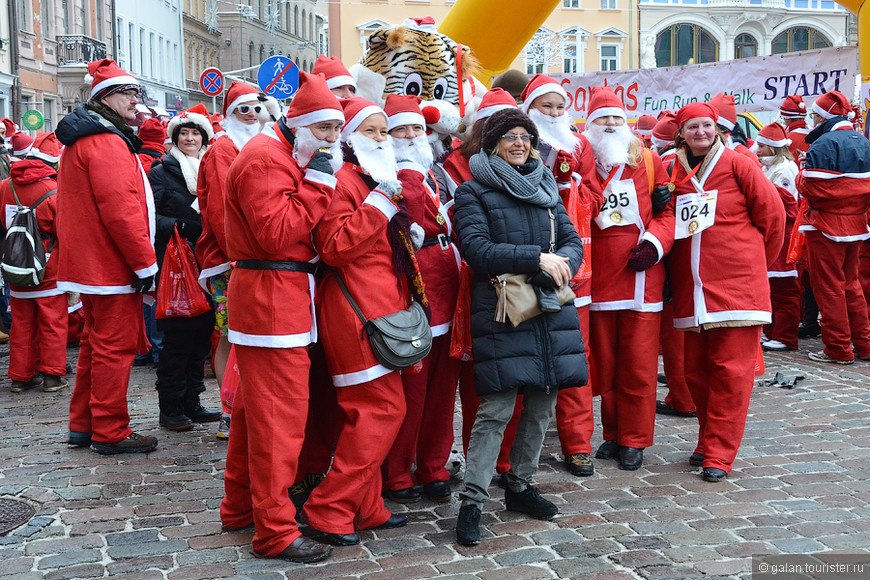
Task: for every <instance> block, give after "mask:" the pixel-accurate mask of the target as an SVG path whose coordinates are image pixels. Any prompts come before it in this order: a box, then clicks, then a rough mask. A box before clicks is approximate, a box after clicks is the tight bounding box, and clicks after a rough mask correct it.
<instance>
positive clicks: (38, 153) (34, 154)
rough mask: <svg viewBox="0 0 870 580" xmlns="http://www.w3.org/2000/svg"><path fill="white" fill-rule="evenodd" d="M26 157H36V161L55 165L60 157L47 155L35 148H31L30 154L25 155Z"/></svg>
mask: <svg viewBox="0 0 870 580" xmlns="http://www.w3.org/2000/svg"><path fill="white" fill-rule="evenodd" d="M27 156H28V157H36V158H37V159H42V160H43V161H48V162H49V163H57V162H58V161H60V156H57V157H54V156H53V155H49V154H48V153H43V152H42V151H40V150H39V149H37V148H36V147H31V148H30V152H29V153H28V154H27Z"/></svg>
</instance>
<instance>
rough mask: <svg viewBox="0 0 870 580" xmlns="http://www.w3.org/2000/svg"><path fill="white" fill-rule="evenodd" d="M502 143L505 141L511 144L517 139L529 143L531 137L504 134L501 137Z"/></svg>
mask: <svg viewBox="0 0 870 580" xmlns="http://www.w3.org/2000/svg"><path fill="white" fill-rule="evenodd" d="M501 139H502V141H507V142H508V143H513V142H515V141H516V140H517V139H522V140H523V143H530V142H531V141H532V136H531V135H529V134H528V133H523V134H522V135H517V134H516V133H505V134H504V135H502V136H501Z"/></svg>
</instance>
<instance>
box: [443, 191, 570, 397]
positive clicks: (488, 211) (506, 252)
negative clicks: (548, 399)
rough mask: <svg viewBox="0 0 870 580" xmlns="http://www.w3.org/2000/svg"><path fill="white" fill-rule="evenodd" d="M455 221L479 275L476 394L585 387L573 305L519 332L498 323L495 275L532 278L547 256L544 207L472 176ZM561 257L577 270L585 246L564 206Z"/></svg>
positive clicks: (474, 320) (474, 309)
mask: <svg viewBox="0 0 870 580" xmlns="http://www.w3.org/2000/svg"><path fill="white" fill-rule="evenodd" d="M455 199H456V206H455V208H456V209H455V214H454V222H455V225H456V231H457V234H458V236H459V245H460V248H461V250H462V255H463V257H464V258H465V261H466V262H467V263H468V265H469V266H471V268H472V270H474V284H473V290H472V297H471V342H472V356H473V358H474V386H475V391H476V392H477V394H478V395H481V396H483V395H486V394H489V393H497V392H501V391H507V390H511V389H521V390H523V389H539V390H542V391H548V392H549V391H550V390H551V389H561V388H566V387H577V386H581V385H585V384H586V380H587V369H586V355H585V352H584V348H583V336H582V335H581V333H580V320H579V318H578V316H577V309H576V308H575V307H574V305H573V304H566V305H565V306H563V307H562V310H561V311H560V312H554V313H546V312H545V313H543V314H540V315H538V316H536V317H535V318H532V319H531V320H527V321H525V322H523V323H521V324H520V325H519V326H517V327H516V328H513V327H512V326H511V325H510V323H508V322H504V323H501V322H495V320H494V317H495V308H496V303H497V301H498V300H497V297H496V294H495V289H494V288H493V286H492V284H490V281H489V277H490V276H497V275H499V274H507V273H514V274H516V273H528V274H534V273H535V272H537V271H538V265H539V263H540V256H541V252H545V251H548V249H549V247H550V218H549V214H548V213H547V210H546V208H543V207H540V206H535V205H530V204H528V203H525V202H522V201H520V200H518V199H516V198H514V197H511V196H510V195H508V194H506V193H503V192H502V191H499V190H497V189H494V188H491V187H489V186H487V185H484V184H482V183H480V182H478V181H476V180H474V179H472V180H470V181H466V182H465V183H464V184H462V185H461V186H460V187H459V188H458V189H457V190H456V194H455ZM553 213H554V214H555V215H556V253H557V254H558V255H560V256H566V257H568V258H570V264H569V266H570V269H571V272H572V273H576V272H577V270H578V269H579V268H580V263H581V262H582V260H583V244H582V242H581V240H580V236H579V235H578V234H577V231H576V230H575V229H574V226H573V225H572V224H571V220H570V219H569V217H568V214H567V213H566V212H565V207H564V206H563V205H562V202H561V201H559V203H558V205H557V206H556V207H554V208H553Z"/></svg>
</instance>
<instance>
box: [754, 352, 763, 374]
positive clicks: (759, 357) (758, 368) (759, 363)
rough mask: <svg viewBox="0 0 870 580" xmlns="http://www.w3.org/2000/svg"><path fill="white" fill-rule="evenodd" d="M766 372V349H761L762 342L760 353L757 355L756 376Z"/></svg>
mask: <svg viewBox="0 0 870 580" xmlns="http://www.w3.org/2000/svg"><path fill="white" fill-rule="evenodd" d="M763 374H764V351H763V350H762V349H761V344H759V345H758V353H757V354H756V355H755V376H756V377H760V376H761V375H763Z"/></svg>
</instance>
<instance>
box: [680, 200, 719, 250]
mask: <svg viewBox="0 0 870 580" xmlns="http://www.w3.org/2000/svg"><path fill="white" fill-rule="evenodd" d="M717 194H718V190H715V189H714V190H711V191H705V192H703V193H686V194H683V195H680V196H679V197H678V198H677V205H676V214H677V215H676V223H677V227H676V232H675V233H674V239H677V240H682V239H683V238H688V237H689V236H693V235H695V234H698V233H700V232H703V231H704V230H706V229H707V228H709V227H710V226H712V225H713V222H715V221H716V199H717V197H718V196H717Z"/></svg>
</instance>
